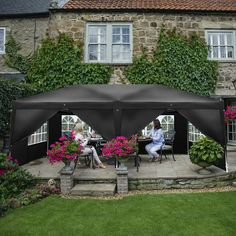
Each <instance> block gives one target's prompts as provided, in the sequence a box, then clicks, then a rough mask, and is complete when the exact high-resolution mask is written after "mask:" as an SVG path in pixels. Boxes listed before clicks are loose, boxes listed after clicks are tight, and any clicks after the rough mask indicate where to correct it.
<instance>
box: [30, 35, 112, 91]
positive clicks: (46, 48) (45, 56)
mask: <svg viewBox="0 0 236 236" xmlns="http://www.w3.org/2000/svg"><path fill="white" fill-rule="evenodd" d="M81 58H82V47H81V45H80V44H79V43H75V42H74V41H73V39H72V38H70V37H69V36H67V35H65V34H60V35H59V37H58V38H56V39H49V38H47V39H45V40H44V41H43V42H42V45H41V47H40V48H38V49H37V51H36V53H35V55H34V56H33V58H32V65H31V68H30V69H29V70H28V73H27V75H28V77H27V78H28V79H27V81H28V82H29V83H32V84H33V85H34V86H35V87H37V88H38V89H39V90H40V91H42V92H45V91H51V90H55V89H58V88H62V87H66V86H68V85H75V84H107V83H108V82H109V79H110V76H111V68H110V67H109V66H106V65H101V64H83V63H82V62H81Z"/></svg>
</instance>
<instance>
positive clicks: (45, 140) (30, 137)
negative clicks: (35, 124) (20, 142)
mask: <svg viewBox="0 0 236 236" xmlns="http://www.w3.org/2000/svg"><path fill="white" fill-rule="evenodd" d="M45 123H46V132H39V131H41V129H42V127H43V126H44V125H45ZM45 123H44V124H43V125H42V126H41V127H40V128H39V129H38V130H36V131H35V132H34V133H33V134H31V135H30V136H29V137H28V146H32V145H36V144H39V143H44V142H48V122H45ZM44 134H46V139H43V140H42V137H43V135H44ZM39 135H40V137H41V138H40V141H38V142H36V141H34V142H32V136H35V137H36V136H39Z"/></svg>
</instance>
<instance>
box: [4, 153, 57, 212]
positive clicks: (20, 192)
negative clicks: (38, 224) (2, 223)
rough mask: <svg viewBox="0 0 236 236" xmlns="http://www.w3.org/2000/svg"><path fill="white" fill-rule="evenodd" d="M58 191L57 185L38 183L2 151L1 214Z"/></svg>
mask: <svg viewBox="0 0 236 236" xmlns="http://www.w3.org/2000/svg"><path fill="white" fill-rule="evenodd" d="M58 192H59V189H58V188H56V186H48V185H43V184H36V180H35V179H34V177H33V176H32V175H31V174H30V173H29V172H27V171H26V170H24V169H23V168H22V167H20V166H19V165H18V162H17V161H16V160H15V159H13V158H12V157H10V156H7V155H6V154H4V153H0V216H2V215H4V214H5V212H6V211H7V210H9V209H10V208H18V207H22V206H26V205H29V204H31V203H34V202H36V201H38V200H39V199H41V198H44V197H46V196H49V195H50V194H54V193H58Z"/></svg>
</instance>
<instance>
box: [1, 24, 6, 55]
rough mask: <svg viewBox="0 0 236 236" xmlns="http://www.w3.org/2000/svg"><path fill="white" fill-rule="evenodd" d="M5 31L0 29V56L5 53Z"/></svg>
mask: <svg viewBox="0 0 236 236" xmlns="http://www.w3.org/2000/svg"><path fill="white" fill-rule="evenodd" d="M5 41H6V29H5V28H2V27H0V54H4V53H5Z"/></svg>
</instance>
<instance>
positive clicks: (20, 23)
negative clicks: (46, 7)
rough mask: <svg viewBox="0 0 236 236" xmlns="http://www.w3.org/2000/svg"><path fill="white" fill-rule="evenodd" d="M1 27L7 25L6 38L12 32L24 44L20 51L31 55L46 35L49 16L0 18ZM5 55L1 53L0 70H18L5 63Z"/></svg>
mask: <svg viewBox="0 0 236 236" xmlns="http://www.w3.org/2000/svg"><path fill="white" fill-rule="evenodd" d="M0 27H6V40H7V38H8V36H9V35H10V34H11V35H12V36H13V37H14V38H15V40H16V41H17V42H18V43H20V44H21V46H22V49H21V51H20V53H21V54H23V55H29V54H30V53H33V52H34V50H35V49H36V48H37V47H38V45H39V43H40V42H41V40H42V39H43V38H44V37H45V36H46V32H47V29H48V18H47V17H45V18H14V19H0ZM3 57H4V55H0V72H16V70H15V69H12V68H9V67H8V66H6V65H5V63H4V58H3Z"/></svg>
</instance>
